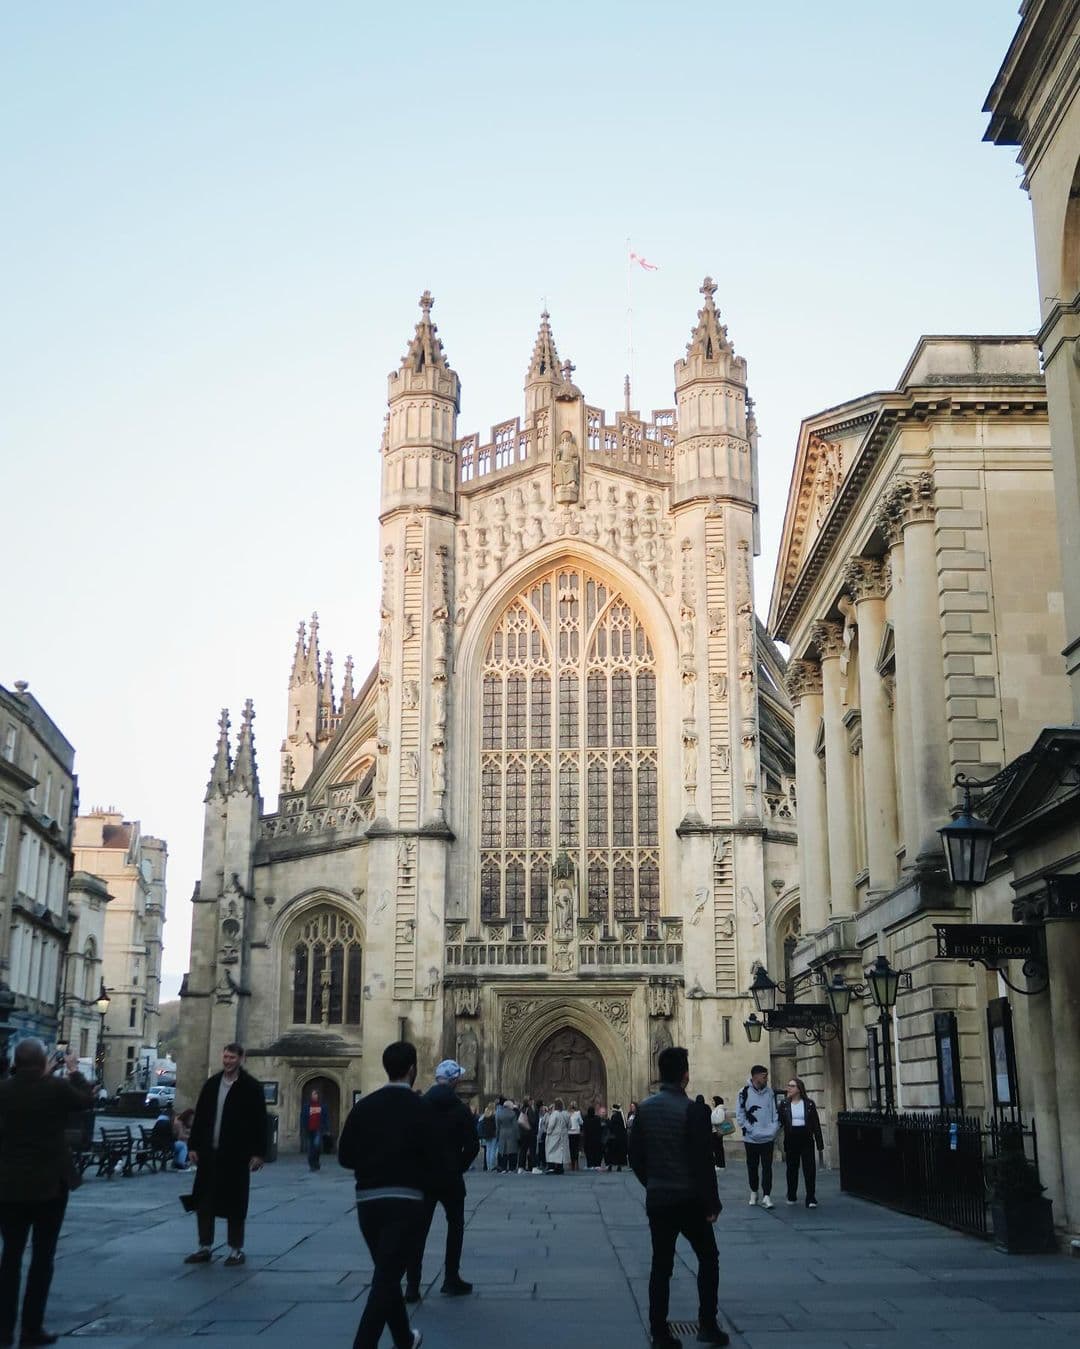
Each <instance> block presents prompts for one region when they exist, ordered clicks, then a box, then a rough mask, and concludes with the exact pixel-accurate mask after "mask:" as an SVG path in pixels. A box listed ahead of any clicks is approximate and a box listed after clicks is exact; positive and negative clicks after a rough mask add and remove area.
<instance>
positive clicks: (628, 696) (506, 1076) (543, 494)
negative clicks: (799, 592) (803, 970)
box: [180, 279, 799, 1140]
mask: <svg viewBox="0 0 1080 1349" xmlns="http://www.w3.org/2000/svg"><path fill="white" fill-rule="evenodd" d="M715 289H716V288H715V286H714V285H713V283H712V282H711V281H710V280H708V279H707V280H706V282H705V284H704V285H703V286H702V294H703V304H702V307H701V309H700V311H699V313H698V317H697V322H696V325H695V326H694V328H693V331H692V334H691V338H690V342H689V344H688V347H687V351H686V355H685V357H683V358H681V359H679V360H678V361H677V362H676V365H675V388H674V406H673V407H671V408H667V409H661V410H658V411H653V412H652V413H651V416H644V415H642V414H641V413H640V412H638V411H634V410H631V409H630V408H629V406H627V408H626V410H624V411H622V412H620V413H618V414H617V415H615V417H614V420H613V421H609V420H608V419H607V417H606V416H605V413H604V412H603V411H602V410H601V409H600V408H599V407H594V406H593V405H591V404H590V403H589V402H588V401H587V399H586V398H585V396H584V394H583V393H582V392H581V390H580V389H579V388H578V387H577V386H576V385H575V384H574V382H573V375H574V368H573V366H571V365H570V363H569V362H568V361H565V362H561V361H560V359H559V356H558V354H557V351H556V347H555V341H554V337H553V334H552V330H551V327H550V324H549V318H548V315H547V314H546V313H545V314H544V315H542V316H541V321H540V329H539V333H538V335H537V338H536V342H535V346H534V349H533V352H532V358H531V360H530V361H529V364H528V372H527V374H526V378H525V407H524V415H523V416H521V417H514V418H513V419H511V420H508V421H505V422H503V423H501V424H499V425H498V426H496V427H494V428H493V431H492V434H491V438H490V441H489V442H488V443H486V444H485V443H482V438H481V437H479V436H476V435H462V434H461V433H460V430H459V428H458V425H457V418H458V406H459V389H460V386H459V381H458V376H457V374H456V373H455V372H454V370H453V369H452V368H451V367H450V365H449V363H448V361H447V357H446V355H445V353H444V350H443V346H442V343H441V341H440V339H439V337H438V335H437V332H436V328H435V325H434V323H433V322H432V318H431V308H432V301H431V297H430V296H429V295H427V294H426V293H425V295H424V296H423V297H422V298H421V301H420V309H421V313H420V320H419V322H418V323H417V325H416V329H415V334H414V336H413V338H412V340H411V341H410V343H409V345H408V350H407V351H406V354H405V356H404V358H403V359H402V361H401V365H400V368H399V369H398V370H396V371H395V372H394V373H393V374H391V375H390V378H389V408H388V415H387V419H386V425H385V430H384V434H383V441H382V448H381V454H382V499H381V508H380V512H379V545H378V546H379V549H380V557H381V564H382V591H381V598H380V600H379V616H378V621H379V623H380V628H379V648H378V650H379V656H378V661H377V664H376V667H375V668H374V669H373V670H372V671H371V672H370V674H369V675H368V677H367V678H366V680H364V681H363V682H362V683H360V682H359V681H357V684H356V685H355V686H354V681H353V672H352V669H351V668H350V667H348V666H347V667H346V669H345V673H344V682H343V687H342V688H341V689H340V690H336V689H335V687H334V679H333V671H332V669H331V665H330V661H329V658H323V657H322V655H321V652H320V646H319V633H318V623H317V620H316V619H314V618H313V619H312V620H311V623H310V626H308V625H301V630H300V634H299V637H298V639H297V643H296V649H295V654H294V658H293V665H292V672H291V676H290V679H289V686H288V712H287V723H286V727H285V735H284V739H283V742H282V746H281V761H280V793H279V797H278V802H277V808H276V810H275V811H274V812H273V813H271V814H265V813H263V809H262V797H261V789H260V784H259V775H258V769H257V766H256V759H255V749H254V741H253V729H252V722H253V711H252V708H251V706H250V704H248V706H247V707H246V708H245V709H244V711H243V715H242V718H241V722H240V726H239V734H238V737H237V738H236V740H235V741H234V740H233V737H232V732H231V727H230V724H229V718H228V714H227V713H225V714H223V716H222V722H221V727H220V735H219V740H218V746H217V752H216V756H215V758H214V762H213V768H212V772H211V776H210V781H209V787H208V790H207V794H206V803H205V812H206V815H205V834H204V851H203V863H202V876H201V880H200V883H199V885H198V887H197V889H196V892H195V894H194V896H193V906H194V913H193V931H192V944H191V959H190V967H189V971H188V974H187V976H186V978H185V980H184V985H183V989H182V999H183V1001H182V1034H183V1046H182V1053H181V1056H180V1061H181V1064H182V1079H181V1084H180V1087H181V1095H182V1096H184V1097H185V1099H186V1098H187V1097H189V1096H192V1094H193V1090H194V1088H195V1086H196V1085H197V1083H198V1082H199V1081H201V1079H202V1078H203V1076H204V1075H205V1074H206V1073H207V1072H210V1071H213V1070H214V1068H215V1066H216V1064H217V1062H218V1054H219V1051H220V1047H221V1046H222V1045H223V1044H225V1043H226V1042H227V1041H229V1040H233V1039H238V1040H240V1041H242V1042H243V1043H244V1044H245V1045H246V1046H247V1048H248V1054H249V1066H250V1067H251V1069H252V1071H253V1072H255V1073H256V1074H257V1075H258V1076H259V1077H260V1078H262V1079H263V1080H264V1081H265V1082H266V1083H267V1084H268V1092H269V1095H270V1098H271V1100H274V1101H276V1104H277V1106H278V1109H279V1112H280V1115H281V1125H282V1137H283V1140H288V1139H290V1137H291V1138H293V1139H295V1137H296V1132H297V1129H298V1127H299V1114H300V1108H301V1104H302V1101H303V1099H304V1095H305V1093H306V1092H307V1091H309V1090H310V1089H311V1088H312V1087H313V1086H315V1085H317V1086H319V1087H320V1089H321V1090H322V1091H323V1092H324V1099H327V1100H328V1101H329V1103H330V1107H331V1113H332V1114H337V1115H338V1117H339V1112H341V1111H342V1110H347V1109H348V1106H349V1104H350V1103H351V1101H352V1099H353V1098H354V1095H355V1094H356V1093H357V1092H360V1091H368V1090H370V1089H372V1088H374V1087H375V1086H377V1085H378V1084H379V1083H380V1082H381V1081H382V1080H383V1074H382V1070H381V1064H380V1054H381V1050H382V1048H383V1046H384V1045H385V1044H386V1043H387V1042H388V1041H390V1040H393V1039H397V1038H399V1037H400V1036H406V1037H408V1038H410V1039H412V1040H414V1041H415V1042H416V1043H417V1045H418V1047H419V1050H420V1057H421V1073H422V1074H425V1073H430V1070H431V1068H432V1066H433V1065H434V1063H435V1062H437V1061H438V1060H439V1059H441V1058H443V1057H446V1056H447V1055H450V1056H453V1057H455V1058H457V1059H458V1060H459V1061H460V1062H461V1063H462V1064H463V1065H464V1067H465V1069H466V1073H467V1081H466V1083H465V1084H464V1088H465V1090H464V1094H466V1095H471V1096H473V1097H474V1098H475V1099H480V1100H487V1099H489V1098H490V1097H491V1096H492V1095H494V1094H495V1093H496V1092H497V1091H500V1090H501V1091H505V1092H508V1093H520V1092H529V1093H531V1094H534V1095H537V1096H541V1097H543V1098H545V1099H550V1098H551V1097H553V1096H556V1095H561V1096H564V1097H569V1098H572V1099H575V1100H577V1101H578V1102H579V1103H581V1104H582V1105H584V1104H585V1103H587V1102H590V1101H593V1100H597V1101H601V1100H602V1101H605V1102H621V1103H623V1104H624V1105H625V1103H626V1101H627V1100H628V1099H630V1098H634V1097H639V1096H641V1095H643V1094H645V1093H646V1092H647V1091H648V1090H649V1088H650V1085H651V1083H652V1082H653V1080H654V1078H655V1060H656V1054H657V1052H658V1051H659V1050H660V1049H661V1048H663V1047H664V1046H665V1045H668V1044H672V1043H682V1044H686V1045H688V1046H689V1047H690V1048H691V1051H692V1055H693V1071H694V1086H695V1088H696V1090H699V1091H719V1092H720V1093H721V1094H724V1095H728V1096H729V1099H730V1094H733V1093H734V1091H735V1089H736V1088H737V1086H738V1085H739V1083H740V1082H741V1081H742V1080H743V1079H744V1077H745V1071H746V1064H747V1053H748V1047H747V1044H746V1038H745V1036H744V1034H743V1031H742V1021H743V1020H744V1018H745V1017H746V1015H747V1014H748V1012H749V1010H750V1008H751V1005H752V1004H751V1003H750V1001H749V999H748V997H747V993H746V990H747V988H748V986H749V984H750V981H751V977H752V971H753V967H754V965H755V962H761V963H764V964H767V965H768V967H769V968H770V969H772V970H774V971H779V970H782V969H783V968H784V964H785V955H786V953H788V952H789V951H790V949H791V947H792V946H793V945H794V940H795V937H796V935H797V933H798V911H799V909H798V904H799V901H798V887H797V884H796V876H797V872H798V863H797V850H796V835H795V799H794V783H793V777H794V755H793V738H792V737H793V732H792V714H791V709H790V705H789V703H788V700H787V696H786V694H785V692H784V682H783V676H784V662H783V659H782V657H781V656H780V654H779V653H778V652H777V650H776V649H775V648H774V646H773V645H772V643H771V642H770V641H769V639H768V638H767V637H766V635H765V633H764V630H763V629H762V628H761V626H760V625H759V623H758V621H757V619H756V617H755V608H754V581H753V566H752V562H753V557H754V554H755V551H756V539H757V519H756V513H757V501H756V484H757V433H756V427H755V421H754V413H753V404H752V401H751V399H750V398H749V397H748V395H747V383H746V363H745V360H744V359H743V358H742V357H740V356H738V355H736V353H735V350H734V347H733V344H732V341H731V339H730V338H729V336H728V333H727V329H726V328H725V326H724V325H723V324H722V323H721V321H720V316H719V314H718V312H717V309H716V306H715V302H714V292H715ZM626 401H627V404H629V401H630V400H629V396H628V397H627V399H626ZM371 621H372V622H374V621H375V613H374V611H373V612H372V614H371ZM335 1122H336V1121H335Z"/></svg>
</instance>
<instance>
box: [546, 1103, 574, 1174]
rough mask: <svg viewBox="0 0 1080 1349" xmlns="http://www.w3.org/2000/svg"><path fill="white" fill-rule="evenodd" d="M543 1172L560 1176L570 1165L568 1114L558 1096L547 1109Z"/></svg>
mask: <svg viewBox="0 0 1080 1349" xmlns="http://www.w3.org/2000/svg"><path fill="white" fill-rule="evenodd" d="M544 1156H545V1158H546V1159H547V1166H546V1167H545V1174H546V1175H549V1176H561V1175H562V1174H563V1173H564V1172H565V1170H566V1168H567V1167H568V1166H569V1165H570V1116H569V1115H568V1114H567V1113H566V1111H565V1110H564V1109H563V1103H562V1100H561V1099H560V1098H556V1100H555V1103H554V1105H553V1106H552V1107H551V1109H550V1110H549V1111H548V1117H547V1131H546V1132H545V1134H544Z"/></svg>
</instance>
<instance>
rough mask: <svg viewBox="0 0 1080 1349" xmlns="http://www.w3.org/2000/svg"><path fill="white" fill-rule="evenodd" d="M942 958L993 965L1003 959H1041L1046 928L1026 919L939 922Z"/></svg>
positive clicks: (939, 949)
mask: <svg viewBox="0 0 1080 1349" xmlns="http://www.w3.org/2000/svg"><path fill="white" fill-rule="evenodd" d="M934 930H935V931H936V932H937V939H938V950H937V953H938V959H939V960H970V961H978V962H979V963H980V964H982V965H987V966H993V965H996V964H998V963H999V962H1000V961H1002V960H1041V959H1042V954H1043V948H1042V930H1041V929H1040V928H1038V927H1025V926H1024V924H1023V923H935V924H934Z"/></svg>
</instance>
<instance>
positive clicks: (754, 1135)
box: [735, 1063, 780, 1208]
mask: <svg viewBox="0 0 1080 1349" xmlns="http://www.w3.org/2000/svg"><path fill="white" fill-rule="evenodd" d="M735 1119H736V1122H737V1123H738V1125H739V1128H740V1129H741V1130H742V1131H743V1146H744V1148H745V1149H746V1174H747V1177H748V1179H749V1181H750V1204H751V1206H752V1205H754V1204H756V1203H757V1202H758V1183H759V1181H758V1172H759V1170H760V1173H761V1174H760V1184H761V1195H760V1198H761V1207H762V1208H772V1207H773V1201H772V1199H771V1198H770V1197H769V1196H770V1195H771V1194H772V1166H773V1145H774V1143H775V1141H776V1135H777V1134H778V1133H779V1132H780V1117H779V1115H778V1114H777V1113H776V1097H775V1095H774V1094H773V1090H772V1088H771V1087H770V1086H769V1070H768V1068H766V1067H765V1066H764V1065H763V1064H760V1063H755V1064H754V1066H753V1067H752V1068H751V1069H750V1079H749V1081H748V1082H747V1084H746V1086H745V1087H743V1089H742V1091H740V1092H739V1100H738V1105H737V1107H736V1111H735Z"/></svg>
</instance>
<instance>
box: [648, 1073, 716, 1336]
mask: <svg viewBox="0 0 1080 1349" xmlns="http://www.w3.org/2000/svg"><path fill="white" fill-rule="evenodd" d="M657 1069H658V1071H659V1074H660V1090H659V1091H658V1092H657V1093H656V1095H655V1096H650V1097H649V1099H648V1100H647V1101H642V1103H641V1105H640V1106H638V1111H637V1115H636V1116H635V1120H634V1127H633V1128H632V1129H631V1130H630V1165H631V1166H632V1167H633V1170H634V1175H635V1176H637V1178H638V1180H640V1181H641V1183H642V1185H644V1186H645V1213H646V1215H647V1217H648V1219H649V1235H650V1236H651V1237H652V1269H651V1271H650V1273H649V1334H650V1337H651V1340H652V1345H653V1349H679V1346H680V1345H681V1343H682V1342H681V1341H680V1340H678V1339H677V1338H676V1337H675V1336H674V1335H673V1334H672V1333H671V1330H670V1328H669V1327H668V1319H667V1318H668V1303H669V1294H670V1290H671V1273H672V1270H673V1268H674V1265H675V1243H676V1241H677V1240H678V1239H679V1235H680V1234H681V1235H682V1236H684V1237H685V1238H686V1239H687V1241H688V1242H689V1243H690V1246H691V1248H692V1249H693V1252H694V1254H695V1255H696V1256H697V1262H698V1275H697V1286H698V1334H697V1339H698V1343H699V1344H720V1345H724V1344H728V1343H730V1341H729V1339H728V1336H727V1334H726V1333H725V1332H724V1331H723V1330H721V1329H720V1326H719V1324H718V1320H717V1289H718V1286H719V1283H720V1269H719V1259H718V1256H717V1251H716V1237H715V1236H714V1235H713V1230H712V1225H713V1223H714V1222H715V1221H716V1219H717V1217H718V1216H719V1213H720V1196H719V1194H718V1193H717V1189H716V1172H715V1170H714V1169H713V1161H712V1123H711V1120H710V1116H709V1110H708V1107H707V1106H704V1105H700V1104H698V1102H697V1101H691V1100H690V1098H689V1097H688V1096H687V1094H686V1084H687V1082H688V1081H689V1080H690V1061H689V1057H688V1055H687V1053H686V1050H685V1049H679V1048H670V1049H664V1050H661V1052H660V1056H659V1058H658V1059H657Z"/></svg>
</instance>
